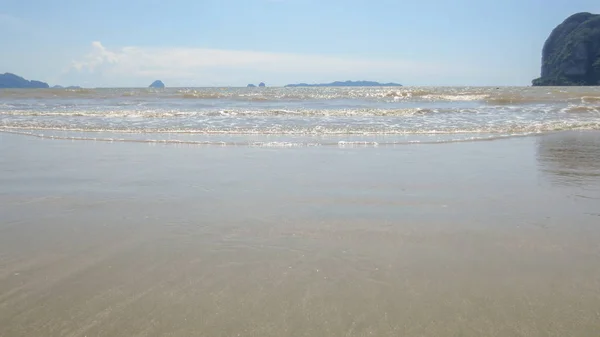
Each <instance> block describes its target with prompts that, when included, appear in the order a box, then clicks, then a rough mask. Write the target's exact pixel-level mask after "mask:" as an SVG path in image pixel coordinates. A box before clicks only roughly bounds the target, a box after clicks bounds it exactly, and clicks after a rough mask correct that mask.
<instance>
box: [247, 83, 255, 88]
mask: <svg viewBox="0 0 600 337" xmlns="http://www.w3.org/2000/svg"><path fill="white" fill-rule="evenodd" d="M246 88H256V86H255V85H254V84H252V83H250V84H248V85H247V86H246Z"/></svg>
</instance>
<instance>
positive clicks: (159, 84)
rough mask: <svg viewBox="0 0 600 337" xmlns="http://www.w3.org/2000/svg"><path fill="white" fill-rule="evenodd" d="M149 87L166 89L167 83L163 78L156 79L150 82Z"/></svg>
mask: <svg viewBox="0 0 600 337" xmlns="http://www.w3.org/2000/svg"><path fill="white" fill-rule="evenodd" d="M149 88H155V89H164V88H165V84H164V83H163V82H162V81H161V80H156V81H154V82H152V84H150V86H149Z"/></svg>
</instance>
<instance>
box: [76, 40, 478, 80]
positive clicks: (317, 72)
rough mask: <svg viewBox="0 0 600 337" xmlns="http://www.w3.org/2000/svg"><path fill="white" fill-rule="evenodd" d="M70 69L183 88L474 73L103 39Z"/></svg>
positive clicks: (416, 65) (395, 62)
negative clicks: (114, 43) (113, 43)
mask: <svg viewBox="0 0 600 337" xmlns="http://www.w3.org/2000/svg"><path fill="white" fill-rule="evenodd" d="M71 70H74V71H75V73H76V74H77V76H79V80H85V81H88V82H94V81H95V82H97V84H98V85H108V86H119V85H127V86H129V85H147V84H146V82H148V80H151V79H162V80H163V81H169V82H171V83H172V85H182V86H186V85H245V84H246V83H254V82H256V81H266V82H268V83H270V84H272V85H282V84H286V83H289V82H301V81H307V82H315V81H320V80H346V79H352V80H359V79H365V80H379V81H395V82H401V83H402V82H403V81H405V82H406V81H411V82H413V83H414V82H415V79H421V82H423V83H435V82H438V83H439V81H435V79H436V78H438V79H439V77H440V76H442V77H443V76H446V77H448V76H457V75H459V74H460V75H462V76H464V75H465V74H466V73H468V72H470V73H474V71H475V70H474V69H471V68H470V67H461V66H460V65H446V64H440V63H432V62H421V61H412V60H396V59H394V60H390V59H365V58H355V57H339V56H327V55H305V54H293V53H274V52H261V51H243V50H223V49H208V48H181V47H136V46H129V47H123V48H117V49H109V48H106V47H104V46H103V45H102V43H100V42H98V41H96V42H93V43H92V48H91V51H90V52H89V53H88V54H87V55H85V56H83V57H82V58H81V59H79V60H76V61H74V62H73V63H72V65H71ZM86 76H87V77H86ZM91 77H93V78H92V79H91Z"/></svg>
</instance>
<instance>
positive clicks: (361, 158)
mask: <svg viewBox="0 0 600 337" xmlns="http://www.w3.org/2000/svg"><path fill="white" fill-rule="evenodd" d="M0 153H2V156H0V336H2V337H13V336H45V337H48V336H88V337H91V336H107V337H108V336H114V337H118V336H128V337H129V336H182V337H183V336H261V337H264V336H586V337H587V336H592V335H595V334H597V333H598V331H599V330H598V327H600V267H599V266H600V245H599V244H598V243H599V242H600V133H598V132H565V133H555V134H550V135H545V136H537V137H528V138H514V139H506V140H497V141H491V142H474V143H460V144H440V145H414V146H413V145H409V146H397V147H379V148H373V147H369V148H360V147H350V148H338V147H321V148H291V149H286V148H283V149H282V148H253V147H202V146H177V145H168V146H164V145H148V144H137V143H107V142H86V141H63V140H47V139H38V138H33V137H26V136H18V135H10V134H3V133H0Z"/></svg>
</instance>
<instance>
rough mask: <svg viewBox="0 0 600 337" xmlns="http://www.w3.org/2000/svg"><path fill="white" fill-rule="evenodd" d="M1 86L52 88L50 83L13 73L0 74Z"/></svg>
mask: <svg viewBox="0 0 600 337" xmlns="http://www.w3.org/2000/svg"><path fill="white" fill-rule="evenodd" d="M0 88H4V89H8V88H11V89H45V88H50V86H49V85H48V83H45V82H41V81H28V80H26V79H24V78H23V77H21V76H17V75H15V74H11V73H4V74H0Z"/></svg>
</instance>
